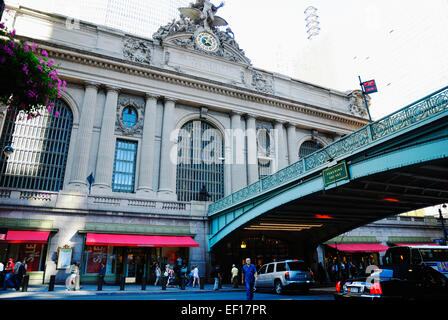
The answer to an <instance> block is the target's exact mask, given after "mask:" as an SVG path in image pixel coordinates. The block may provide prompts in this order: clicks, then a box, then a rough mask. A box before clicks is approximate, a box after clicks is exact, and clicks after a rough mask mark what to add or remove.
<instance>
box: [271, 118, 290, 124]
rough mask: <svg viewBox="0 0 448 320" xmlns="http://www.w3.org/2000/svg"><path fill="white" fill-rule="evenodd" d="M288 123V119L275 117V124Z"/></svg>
mask: <svg viewBox="0 0 448 320" xmlns="http://www.w3.org/2000/svg"><path fill="white" fill-rule="evenodd" d="M286 123H288V121H286V120H281V119H274V124H275V125H284V124H286Z"/></svg>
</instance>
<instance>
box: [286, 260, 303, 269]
mask: <svg viewBox="0 0 448 320" xmlns="http://www.w3.org/2000/svg"><path fill="white" fill-rule="evenodd" d="M288 266H289V270H291V271H306V270H307V268H306V265H305V263H304V262H303V261H294V262H288Z"/></svg>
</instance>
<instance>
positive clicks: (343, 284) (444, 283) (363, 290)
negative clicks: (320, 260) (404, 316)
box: [334, 264, 448, 300]
mask: <svg viewBox="0 0 448 320" xmlns="http://www.w3.org/2000/svg"><path fill="white" fill-rule="evenodd" d="M367 270H368V271H369V272H370V271H371V272H372V273H371V274H369V275H364V276H359V277H355V278H353V279H346V280H343V281H339V282H338V283H337V284H336V293H335V294H334V298H335V300H426V299H431V300H434V299H443V300H446V299H448V279H447V278H446V277H445V276H444V275H443V274H442V273H441V272H439V271H437V270H434V269H433V268H431V267H429V266H426V265H424V264H419V265H412V264H399V265H383V266H381V267H375V268H374V269H372V268H370V270H369V268H368V269H367Z"/></svg>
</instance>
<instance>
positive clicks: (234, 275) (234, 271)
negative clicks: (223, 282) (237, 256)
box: [230, 264, 239, 288]
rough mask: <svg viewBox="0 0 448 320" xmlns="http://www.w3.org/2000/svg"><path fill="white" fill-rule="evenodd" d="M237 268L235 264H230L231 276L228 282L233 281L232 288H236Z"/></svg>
mask: <svg viewBox="0 0 448 320" xmlns="http://www.w3.org/2000/svg"><path fill="white" fill-rule="evenodd" d="M238 271H239V270H238V268H237V267H236V265H235V264H233V265H232V270H231V271H230V273H231V275H232V278H231V279H230V282H231V283H233V287H234V288H238Z"/></svg>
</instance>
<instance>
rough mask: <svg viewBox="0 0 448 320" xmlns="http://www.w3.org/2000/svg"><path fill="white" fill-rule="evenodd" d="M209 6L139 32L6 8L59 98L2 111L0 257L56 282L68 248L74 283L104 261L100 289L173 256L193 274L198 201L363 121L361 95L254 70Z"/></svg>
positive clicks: (201, 236) (204, 266) (203, 256)
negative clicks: (2, 232)
mask: <svg viewBox="0 0 448 320" xmlns="http://www.w3.org/2000/svg"><path fill="white" fill-rule="evenodd" d="M204 3H205V4H204ZM207 3H209V1H202V2H201V1H197V2H196V3H195V4H193V5H192V6H190V7H189V8H183V9H182V10H180V17H179V18H178V19H176V20H174V21H172V22H171V23H168V24H167V25H165V26H162V27H160V28H159V30H158V31H157V32H156V33H155V34H153V35H152V37H151V36H150V35H148V37H147V38H142V37H138V36H134V35H131V34H127V33H124V32H122V31H119V30H115V29H111V28H107V27H104V26H100V25H95V24H91V23H87V22H82V21H81V22H79V24H78V25H77V26H76V28H73V27H72V26H71V25H68V24H67V19H68V18H67V17H64V16H60V15H56V14H49V13H45V12H40V11H37V10H34V9H29V8H25V7H18V8H15V7H9V12H8V13H5V16H6V17H5V19H6V20H5V21H6V25H7V26H8V28H9V29H11V30H12V29H15V30H16V33H17V35H18V36H19V37H20V38H22V39H24V40H26V41H29V42H35V43H37V44H38V46H39V48H40V49H39V50H41V52H42V51H43V50H45V51H46V52H47V53H48V56H49V58H51V59H54V61H55V63H56V64H57V65H58V66H59V69H58V70H59V75H60V76H61V78H62V79H64V80H65V81H66V82H67V90H66V92H65V93H64V94H63V95H62V98H61V99H59V100H58V101H56V106H55V108H56V110H57V111H58V113H59V116H58V117H55V116H54V115H52V114H47V113H43V114H42V115H41V116H39V117H37V118H35V119H31V120H24V119H20V117H17V118H12V117H9V116H7V115H5V113H4V112H3V113H2V114H1V125H0V127H1V129H2V130H1V140H0V143H1V147H2V149H3V148H4V146H6V145H8V144H9V145H11V146H12V147H13V148H14V152H13V153H12V154H11V155H9V156H8V157H7V156H5V155H4V154H2V155H1V158H0V170H1V178H0V225H1V227H2V228H5V229H7V232H8V233H7V236H6V238H5V240H4V241H3V242H0V250H1V251H0V254H1V256H0V258H1V259H2V260H4V259H6V258H9V257H10V256H11V257H14V258H19V257H20V258H21V257H26V258H27V259H28V260H29V261H31V260H32V263H31V262H30V268H31V269H30V274H32V277H31V280H32V281H37V282H42V281H43V282H48V281H49V279H50V276H51V275H56V281H62V280H63V279H64V278H65V276H66V274H65V269H64V265H63V261H62V260H63V259H62V258H63V257H64V255H65V254H69V256H70V259H71V260H70V261H71V262H79V263H81V271H82V272H81V276H82V281H85V282H89V281H90V282H93V281H96V280H95V279H96V277H97V275H98V271H99V267H100V266H101V263H102V262H103V263H105V264H106V268H107V273H106V281H107V280H108V279H109V280H114V279H115V280H117V279H118V276H119V275H125V276H126V278H127V280H128V281H129V282H134V281H135V282H139V281H140V280H141V279H142V277H144V276H148V275H149V274H150V272H151V266H152V265H153V263H154V262H158V263H161V264H167V263H170V264H171V265H172V264H174V263H176V261H178V258H181V259H183V261H185V262H187V263H188V265H195V264H198V265H199V270H200V273H201V274H202V275H205V274H206V273H207V272H208V270H209V268H210V264H211V263H212V262H213V261H212V260H213V257H212V255H211V253H210V252H208V249H207V234H208V221H207V207H208V205H209V204H210V203H211V202H213V201H216V200H218V199H220V198H222V197H224V196H227V195H229V194H231V193H233V192H235V191H237V190H239V189H241V188H243V187H245V186H247V185H249V184H251V183H253V182H255V181H257V180H258V179H260V178H263V177H265V176H267V175H270V174H272V173H275V172H276V171H278V170H280V169H281V168H284V167H285V166H288V165H289V164H291V163H294V162H295V161H297V160H298V159H300V157H303V156H306V155H308V154H310V153H312V152H314V151H316V150H318V149H320V148H321V147H323V146H325V145H328V144H329V143H331V142H333V141H335V140H337V139H339V138H341V137H342V136H344V135H347V134H349V133H351V132H353V131H355V130H357V129H359V128H361V127H363V126H364V125H366V124H367V123H368V114H367V111H366V108H365V105H364V101H363V99H362V95H361V91H360V90H351V91H347V92H340V91H337V90H332V89H329V88H324V87H321V86H318V85H315V84H311V83H307V82H304V81H300V80H296V79H291V78H290V77H288V76H285V75H281V74H276V73H272V72H269V71H265V70H261V69H257V68H256V66H253V65H252V64H251V61H250V59H249V58H248V57H246V55H245V53H244V51H243V50H242V49H241V48H240V45H239V44H238V43H237V42H236V40H235V39H236V37H235V35H234V34H233V32H232V30H231V29H230V28H229V27H228V26H226V22H225V20H224V19H223V18H220V17H218V16H216V15H215V13H217V8H216V7H214V6H212V7H207V6H206V4H207ZM198 12H199V14H198ZM201 12H202V15H201V14H200V13H201ZM266 44H267V45H268V44H269V41H267V42H266ZM243 45H244V44H243ZM31 258H32V259H31Z"/></svg>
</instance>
